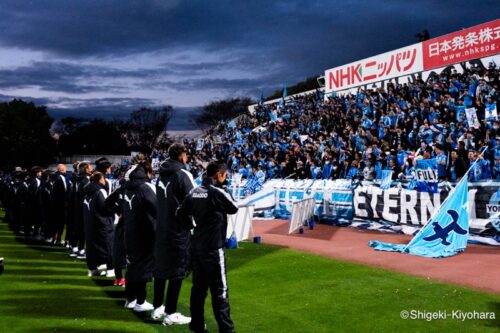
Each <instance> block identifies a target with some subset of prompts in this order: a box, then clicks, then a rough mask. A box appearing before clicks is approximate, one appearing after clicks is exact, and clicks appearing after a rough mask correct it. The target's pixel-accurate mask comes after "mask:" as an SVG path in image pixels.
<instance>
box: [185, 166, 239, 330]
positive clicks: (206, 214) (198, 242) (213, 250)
mask: <svg viewBox="0 0 500 333" xmlns="http://www.w3.org/2000/svg"><path fill="white" fill-rule="evenodd" d="M226 177H227V170H226V166H225V165H224V164H218V163H210V164H209V165H208V167H207V174H206V178H204V179H203V182H202V185H201V186H200V187H197V188H195V189H194V190H192V191H191V192H190V193H189V194H188V196H187V197H186V199H185V200H184V202H183V203H182V205H181V206H180V207H179V210H178V216H180V217H186V216H191V217H192V218H193V220H194V221H193V222H194V223H193V224H192V226H194V232H193V236H192V244H191V258H192V264H193V288H192V289H191V305H190V308H191V317H192V319H191V323H190V324H189V328H190V329H191V330H192V331H194V332H197V333H198V332H205V328H204V327H205V319H204V314H203V308H204V305H205V298H206V296H207V291H208V289H210V293H211V295H212V307H213V311H214V316H215V319H216V320H217V324H218V325H219V332H221V333H232V332H234V325H233V322H232V320H231V317H230V314H229V300H228V289H227V284H226V264H225V256H224V250H223V247H224V243H225V239H226V232H227V214H235V213H237V212H238V206H237V205H236V203H235V202H234V201H233V200H232V198H231V196H230V195H229V194H228V193H227V192H225V191H224V190H223V189H222V188H221V186H222V185H223V184H224V182H225V181H226Z"/></svg>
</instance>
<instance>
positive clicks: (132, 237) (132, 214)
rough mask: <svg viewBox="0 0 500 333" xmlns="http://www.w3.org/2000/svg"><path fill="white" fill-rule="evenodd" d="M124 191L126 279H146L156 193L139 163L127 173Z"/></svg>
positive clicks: (151, 260) (149, 269)
mask: <svg viewBox="0 0 500 333" xmlns="http://www.w3.org/2000/svg"><path fill="white" fill-rule="evenodd" d="M128 178H129V179H128V181H127V182H126V183H125V191H124V193H123V222H124V224H125V248H126V252H127V276H126V279H127V281H131V282H141V281H149V280H150V279H151V278H152V275H153V269H154V253H153V252H154V241H155V229H156V206H157V204H156V193H155V187H154V186H153V185H152V184H150V183H149V180H148V179H147V177H146V173H145V172H144V169H143V168H142V167H141V166H135V167H134V169H132V171H129V173H128Z"/></svg>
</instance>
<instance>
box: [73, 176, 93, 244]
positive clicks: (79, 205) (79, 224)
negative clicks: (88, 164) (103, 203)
mask: <svg viewBox="0 0 500 333" xmlns="http://www.w3.org/2000/svg"><path fill="white" fill-rule="evenodd" d="M89 182H90V176H89V175H87V174H83V175H82V174H79V175H78V176H77V177H76V185H75V197H74V202H73V203H74V212H73V214H74V215H73V218H74V221H73V222H74V228H75V229H74V239H73V242H74V244H72V246H73V247H75V246H76V247H78V249H79V250H83V249H84V248H85V226H84V224H83V200H84V198H85V186H86V185H87V184H88V183H89Z"/></svg>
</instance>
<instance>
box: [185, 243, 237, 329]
mask: <svg viewBox="0 0 500 333" xmlns="http://www.w3.org/2000/svg"><path fill="white" fill-rule="evenodd" d="M192 260H193V262H192V263H193V288H192V289H191V305H190V308H191V323H190V324H189V328H190V329H191V330H192V331H195V332H204V327H205V316H204V313H203V308H204V306H205V298H206V297H207V292H208V289H210V294H211V295H212V309H213V312H214V317H215V320H216V321H217V324H218V325H219V332H220V333H233V332H234V324H233V321H232V320H231V316H230V314H229V312H230V311H229V298H228V289H227V283H226V259H225V255H224V251H223V250H222V249H218V250H210V251H192Z"/></svg>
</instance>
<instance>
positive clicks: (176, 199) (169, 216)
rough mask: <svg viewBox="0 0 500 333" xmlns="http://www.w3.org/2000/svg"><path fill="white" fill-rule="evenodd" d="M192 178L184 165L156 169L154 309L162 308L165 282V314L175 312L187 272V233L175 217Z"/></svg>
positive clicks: (171, 163) (172, 163) (169, 162)
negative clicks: (157, 177) (166, 286)
mask: <svg viewBox="0 0 500 333" xmlns="http://www.w3.org/2000/svg"><path fill="white" fill-rule="evenodd" d="M194 186H195V184H194V181H193V177H192V175H191V174H190V173H189V172H187V171H186V170H184V165H183V164H182V163H181V162H178V161H176V160H173V159H168V160H166V161H165V162H163V163H162V165H161V167H160V178H159V180H158V184H157V186H156V197H157V199H158V218H157V225H156V237H155V272H154V277H155V282H154V289H155V293H154V295H155V297H154V301H153V305H154V307H155V308H157V307H159V306H161V305H162V304H163V299H164V294H165V284H166V280H169V283H168V291H167V300H166V302H165V312H166V313H167V314H172V313H175V312H177V301H178V299H179V293H180V290H181V285H182V279H184V278H185V277H186V276H187V274H188V272H189V243H190V238H191V233H190V230H189V229H188V228H187V227H186V223H185V222H184V221H182V219H181V218H178V217H177V216H176V215H175V212H176V210H177V208H178V207H179V205H180V203H181V202H182V201H183V200H184V198H185V197H186V195H187V194H188V193H189V191H191V190H192V189H193V188H194Z"/></svg>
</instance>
